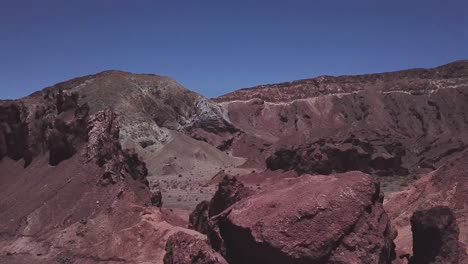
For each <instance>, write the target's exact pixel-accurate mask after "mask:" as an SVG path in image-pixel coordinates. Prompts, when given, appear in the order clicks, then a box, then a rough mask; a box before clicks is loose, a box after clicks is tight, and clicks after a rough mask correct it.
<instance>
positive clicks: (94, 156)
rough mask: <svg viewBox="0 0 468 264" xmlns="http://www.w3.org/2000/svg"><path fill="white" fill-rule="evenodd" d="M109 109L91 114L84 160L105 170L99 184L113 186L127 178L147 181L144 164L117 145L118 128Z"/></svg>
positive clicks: (135, 154)
mask: <svg viewBox="0 0 468 264" xmlns="http://www.w3.org/2000/svg"><path fill="white" fill-rule="evenodd" d="M116 117H117V116H116V114H115V113H114V112H113V111H111V110H106V111H101V112H98V113H96V114H95V115H93V116H92V117H91V118H90V120H89V125H88V131H89V132H88V144H87V146H86V158H87V160H95V162H96V164H97V165H98V166H99V167H101V168H103V169H104V173H103V175H102V181H101V183H102V184H107V183H116V182H117V181H118V180H119V178H120V177H125V176H127V175H130V176H131V177H133V178H134V179H135V180H140V181H143V182H146V175H147V174H148V170H147V169H146V165H145V163H144V162H143V161H142V160H141V159H140V158H139V157H138V154H137V153H135V152H134V151H132V150H122V147H121V146H120V143H119V126H118V125H117V121H116Z"/></svg>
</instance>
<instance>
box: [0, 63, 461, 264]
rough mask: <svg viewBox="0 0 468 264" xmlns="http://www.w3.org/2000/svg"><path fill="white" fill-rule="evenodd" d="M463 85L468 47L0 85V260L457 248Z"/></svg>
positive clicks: (246, 257) (431, 257)
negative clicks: (200, 83) (353, 61)
mask: <svg viewBox="0 0 468 264" xmlns="http://www.w3.org/2000/svg"><path fill="white" fill-rule="evenodd" d="M467 102H468V62H467V61H459V62H454V63H451V64H447V65H443V66H440V67H437V68H433V69H414V70H405V71H399V72H393V73H381V74H369V75H360V76H340V77H331V76H322V77H318V78H314V79H307V80H299V81H294V82H289V83H281V84H271V85H262V86H258V87H253V88H248V89H241V90H238V91H235V92H233V93H230V94H227V95H224V96H221V97H219V98H214V99H208V98H205V97H203V96H201V95H198V94H196V93H194V92H191V91H189V90H187V89H185V88H184V87H182V86H181V85H180V84H178V83H177V82H176V81H174V80H172V79H170V78H168V77H163V76H157V75H152V74H132V73H127V72H120V71H106V72H102V73H98V74H95V75H90V76H84V77H80V78H76V79H73V80H69V81H66V82H63V83H58V84H56V85H54V86H51V87H47V88H45V89H43V90H41V91H38V92H36V93H34V94H32V95H30V96H27V97H25V98H21V99H18V100H4V101H0V219H2V220H3V221H2V222H1V223H0V263H67V264H68V263H223V264H225V263H230V264H237V263H413V264H414V263H416V264H419V263H466V262H465V261H468V259H467V258H466V252H467V245H468V238H467V237H468V231H467V227H468V225H467V214H466V212H465V207H466V206H465V201H467V199H466V197H465V196H466V194H465V193H467V190H465V188H466V186H467V183H466V175H467V173H468V172H467V166H466V164H468V163H467V162H466V161H467V158H468V156H467V155H468V154H467V153H468V152H467V151H468V150H467V149H466V147H467V146H468V104H467ZM428 251H430V252H432V253H431V254H425V253H424V252H428Z"/></svg>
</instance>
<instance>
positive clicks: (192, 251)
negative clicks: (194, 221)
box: [164, 232, 227, 264]
mask: <svg viewBox="0 0 468 264" xmlns="http://www.w3.org/2000/svg"><path fill="white" fill-rule="evenodd" d="M164 264H227V262H226V260H225V259H224V258H223V257H222V256H221V255H219V253H217V252H216V251H214V250H213V249H212V248H211V247H210V246H209V245H208V244H207V243H206V241H203V240H201V239H200V238H196V237H195V236H193V235H189V234H187V233H184V232H178V233H175V234H174V235H172V236H171V237H169V239H168V240H167V243H166V255H165V256H164Z"/></svg>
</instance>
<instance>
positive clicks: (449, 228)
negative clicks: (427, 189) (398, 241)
mask: <svg viewBox="0 0 468 264" xmlns="http://www.w3.org/2000/svg"><path fill="white" fill-rule="evenodd" d="M411 231H412V233H413V256H412V258H411V259H410V264H445V263H453V264H458V263H464V262H462V260H463V259H462V258H463V257H464V256H461V255H462V254H463V253H462V252H463V251H464V250H465V249H464V248H462V247H460V244H459V241H458V236H459V229H458V225H457V221H456V218H455V216H454V214H453V212H452V210H451V209H450V208H449V207H446V206H438V207H433V208H431V209H428V210H421V211H417V212H415V213H414V214H413V216H412V217H411ZM463 255H464V254H463ZM467 260H468V259H467Z"/></svg>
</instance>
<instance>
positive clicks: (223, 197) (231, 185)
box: [208, 175, 252, 217]
mask: <svg viewBox="0 0 468 264" xmlns="http://www.w3.org/2000/svg"><path fill="white" fill-rule="evenodd" d="M251 194H252V191H251V190H250V189H249V188H247V187H245V186H244V184H242V182H240V181H239V180H238V179H237V178H236V177H234V176H229V175H226V176H225V177H224V178H223V179H222V181H221V182H220V183H219V185H218V190H217V191H216V192H215V194H214V195H213V198H212V199H211V201H210V206H209V210H208V215H209V216H210V217H212V216H215V215H217V214H219V213H221V212H222V211H224V210H225V209H226V208H228V207H229V206H231V205H233V204H234V203H236V202H238V201H240V200H242V199H243V198H245V197H248V196H249V195H251Z"/></svg>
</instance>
